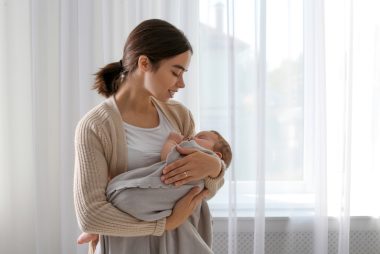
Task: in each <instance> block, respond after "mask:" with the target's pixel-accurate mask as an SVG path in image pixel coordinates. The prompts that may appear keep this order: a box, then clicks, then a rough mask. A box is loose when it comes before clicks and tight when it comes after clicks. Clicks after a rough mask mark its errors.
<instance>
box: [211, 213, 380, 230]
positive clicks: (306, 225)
mask: <svg viewBox="0 0 380 254" xmlns="http://www.w3.org/2000/svg"><path fill="white" fill-rule="evenodd" d="M213 220H214V232H228V224H229V219H228V217H214V218H213ZM231 222H233V220H231ZM314 225H315V224H314V220H313V217H296V218H294V217H292V218H291V217H267V218H266V219H265V229H266V232H285V231H311V230H313V228H314ZM236 228H237V231H238V232H253V231H254V228H255V224H254V218H252V217H237V218H236ZM328 228H329V229H328V230H329V231H338V230H339V223H338V219H337V218H334V217H329V218H328ZM350 229H351V231H380V217H378V218H372V217H369V216H353V217H351V220H350Z"/></svg>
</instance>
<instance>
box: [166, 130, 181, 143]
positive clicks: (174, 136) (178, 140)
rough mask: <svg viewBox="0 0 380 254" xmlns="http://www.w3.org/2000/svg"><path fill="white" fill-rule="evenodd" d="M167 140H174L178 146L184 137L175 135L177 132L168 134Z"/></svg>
mask: <svg viewBox="0 0 380 254" xmlns="http://www.w3.org/2000/svg"><path fill="white" fill-rule="evenodd" d="M168 139H170V140H174V142H175V143H176V144H179V143H181V142H182V140H183V139H184V136H183V135H181V134H179V133H177V132H170V134H169V136H168Z"/></svg>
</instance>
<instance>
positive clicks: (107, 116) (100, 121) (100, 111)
mask: <svg viewBox="0 0 380 254" xmlns="http://www.w3.org/2000/svg"><path fill="white" fill-rule="evenodd" d="M117 117H118V112H117V111H116V109H115V108H114V107H113V106H112V105H111V104H110V102H109V99H106V100H104V101H103V102H101V103H100V104H98V105H97V106H95V107H93V108H92V109H91V110H90V111H88V112H87V113H86V114H85V115H84V116H83V117H82V118H81V119H80V121H79V122H78V125H77V129H82V128H86V129H88V128H91V129H93V128H96V127H99V126H104V123H105V122H111V123H112V122H115V119H117Z"/></svg>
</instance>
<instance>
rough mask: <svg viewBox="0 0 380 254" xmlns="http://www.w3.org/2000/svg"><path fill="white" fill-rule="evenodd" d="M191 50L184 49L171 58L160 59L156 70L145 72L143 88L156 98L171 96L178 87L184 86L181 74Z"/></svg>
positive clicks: (162, 99)
mask: <svg viewBox="0 0 380 254" xmlns="http://www.w3.org/2000/svg"><path fill="white" fill-rule="evenodd" d="M190 59H191V52H190V51H186V52H184V53H181V54H179V55H176V56H174V57H172V58H169V59H165V60H162V61H161V63H160V66H159V68H158V69H157V70H156V71H154V72H153V71H149V72H146V74H145V82H144V83H145V84H144V85H145V88H146V89H147V90H148V91H149V92H150V93H151V94H152V95H153V96H154V97H155V98H156V99H158V100H160V101H164V102H165V101H167V100H169V99H171V98H173V96H174V94H175V93H176V92H178V90H179V89H180V88H184V87H185V83H184V81H183V74H184V72H186V71H187V69H188V67H189V64H190Z"/></svg>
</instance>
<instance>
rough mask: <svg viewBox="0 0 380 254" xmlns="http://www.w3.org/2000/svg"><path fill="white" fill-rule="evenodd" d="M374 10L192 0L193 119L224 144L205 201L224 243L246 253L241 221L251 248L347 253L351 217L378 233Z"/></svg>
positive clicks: (371, 5) (346, 2) (361, 5)
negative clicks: (227, 149)
mask: <svg viewBox="0 0 380 254" xmlns="http://www.w3.org/2000/svg"><path fill="white" fill-rule="evenodd" d="M379 9H380V4H379V1H356V0H338V1H312V0H303V1H302V0H287V1H281V0H266V1H265V0H255V1H230V0H209V1H200V20H201V27H200V30H201V32H202V34H203V35H204V36H202V37H201V38H200V46H201V48H200V50H201V62H200V65H199V66H200V69H201V71H200V80H201V86H200V91H201V93H200V95H199V96H200V98H201V99H200V109H201V113H200V126H201V129H208V128H209V129H213V128H216V129H219V130H220V129H222V131H221V132H222V133H223V134H224V135H226V136H228V137H229V140H230V141H231V143H232V146H233V151H234V161H233V164H232V167H231V169H230V171H229V175H228V181H227V184H226V185H225V187H224V188H223V189H222V190H221V191H220V193H219V194H218V195H217V196H216V197H215V198H214V199H213V200H211V202H210V203H211V207H212V209H213V212H214V214H216V215H217V216H228V227H229V232H228V238H229V239H228V244H229V246H228V247H229V248H228V253H248V252H245V251H246V250H247V248H245V247H244V246H245V245H246V244H247V243H246V242H243V240H242V239H239V232H240V231H241V230H246V231H249V232H252V233H253V238H252V241H251V243H250V244H251V248H249V249H251V250H252V252H253V253H255V254H263V253H292V254H294V253H315V254H324V253H339V254H348V253H349V251H350V245H351V247H352V246H353V244H354V243H353V242H352V241H350V240H351V239H354V236H352V232H355V230H357V229H358V225H360V224H362V226H363V227H367V229H368V230H375V231H377V232H379V226H378V223H379V216H380V211H379V203H378V202H376V198H375V195H376V194H378V193H380V187H379V185H378V184H377V183H376V182H377V180H378V179H379V173H380V165H379V159H378V156H377V154H379V152H380V150H379V131H378V130H380V128H379V121H380V107H379V98H380V92H379V91H380V90H379V88H380V81H379V73H380V68H379V61H380V58H379V47H380V40H379V29H380V19H379V17H378V15H377V14H376V12H377V11H378V10H379ZM209 59H211V60H209ZM211 94H213V96H212V97H210V95H211ZM210 98H211V99H210ZM245 217H251V218H254V224H248V226H247V225H242V223H240V225H239V220H242V219H244V220H242V221H247V220H246V219H245ZM360 221H362V222H360ZM363 221H365V222H363ZM280 222H281V223H280ZM353 222H355V223H353ZM277 224H281V226H276V225H277ZM353 224H355V225H354V226H352V225H353ZM364 225H366V226H364ZM247 227H250V228H248V230H247ZM359 227H360V226H359ZM274 232H275V233H276V232H277V233H278V232H281V233H285V234H283V235H282V236H281V234H280V235H278V236H279V238H278V239H275V238H273V237H271V236H272V235H274ZM350 235H351V238H350ZM281 237H282V238H281ZM276 241H277V242H276ZM238 242H240V246H238ZM278 242H281V243H278ZM379 242H380V239H377V240H376V244H377V245H376V246H379ZM272 245H276V246H277V247H278V248H277V252H276V251H274V248H272ZM376 251H378V250H376V249H374V248H372V247H371V246H363V248H362V250H361V252H362V253H372V252H374V253H375V252H376ZM225 253H227V252H225Z"/></svg>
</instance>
